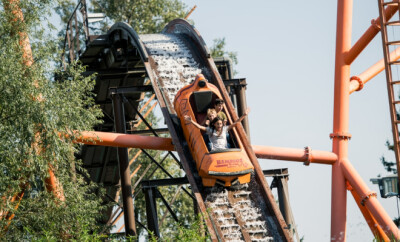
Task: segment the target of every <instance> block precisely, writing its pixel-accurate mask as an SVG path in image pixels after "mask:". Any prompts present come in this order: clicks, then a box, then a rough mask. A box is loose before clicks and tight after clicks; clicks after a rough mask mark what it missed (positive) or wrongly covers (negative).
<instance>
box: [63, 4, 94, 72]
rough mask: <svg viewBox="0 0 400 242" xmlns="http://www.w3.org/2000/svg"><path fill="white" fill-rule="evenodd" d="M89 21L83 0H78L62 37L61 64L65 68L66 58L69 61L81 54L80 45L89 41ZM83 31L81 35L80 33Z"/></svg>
mask: <svg viewBox="0 0 400 242" xmlns="http://www.w3.org/2000/svg"><path fill="white" fill-rule="evenodd" d="M88 25H89V21H88V14H87V5H86V1H85V0H80V1H79V2H78V4H77V5H76V7H75V9H74V11H73V12H72V15H71V17H70V18H69V20H68V23H67V29H66V31H65V32H66V33H65V38H64V46H63V52H62V56H61V60H62V65H63V68H64V70H65V69H66V65H67V64H66V59H67V60H68V63H71V62H72V61H74V60H75V59H77V58H78V56H79V55H80V54H81V45H82V44H83V43H82V42H84V44H87V43H88V42H89V27H88ZM82 33H83V35H82Z"/></svg>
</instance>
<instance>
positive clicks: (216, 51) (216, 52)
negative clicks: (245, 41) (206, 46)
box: [210, 38, 238, 65]
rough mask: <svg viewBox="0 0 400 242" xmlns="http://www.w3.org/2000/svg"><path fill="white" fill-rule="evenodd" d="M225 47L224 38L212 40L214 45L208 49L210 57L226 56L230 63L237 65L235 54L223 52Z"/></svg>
mask: <svg viewBox="0 0 400 242" xmlns="http://www.w3.org/2000/svg"><path fill="white" fill-rule="evenodd" d="M225 46H226V43H225V38H218V39H214V45H213V46H212V47H211V48H210V52H211V56H212V57H214V58H215V57H223V56H228V57H229V58H231V59H232V62H233V63H234V64H236V65H237V64H238V59H237V52H234V51H227V50H225Z"/></svg>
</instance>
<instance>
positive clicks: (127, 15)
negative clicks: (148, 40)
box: [92, 0, 187, 34]
mask: <svg viewBox="0 0 400 242" xmlns="http://www.w3.org/2000/svg"><path fill="white" fill-rule="evenodd" d="M92 4H93V9H92V11H93V12H101V13H105V14H106V16H107V18H108V20H109V22H111V23H112V24H113V23H116V22H121V21H122V22H126V23H128V24H129V25H131V26H132V28H133V29H134V30H135V31H136V32H137V33H138V34H149V33H159V32H160V31H161V30H162V29H163V28H164V26H165V25H166V24H167V23H168V22H170V21H171V20H174V19H176V18H184V17H185V14H186V12H187V11H186V5H185V4H184V3H183V2H181V1H179V0H153V1H148V0H136V1H131V0H120V1H112V0H99V1H93V2H92ZM109 27H110V26H108V25H107V22H105V23H103V25H102V27H101V28H102V29H103V30H106V29H108V28H109Z"/></svg>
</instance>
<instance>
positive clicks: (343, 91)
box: [330, 0, 353, 241]
mask: <svg viewBox="0 0 400 242" xmlns="http://www.w3.org/2000/svg"><path fill="white" fill-rule="evenodd" d="M352 8H353V1H352V0H338V10H337V23H336V52H335V89H334V90H335V91H334V107H333V108H334V110H333V133H332V134H330V137H331V138H332V139H333V141H332V151H333V152H334V153H335V154H337V156H338V162H336V163H334V164H333V165H332V197H331V203H332V206H331V240H335V241H345V240H346V196H347V194H346V182H345V177H344V174H343V172H342V169H341V165H342V161H343V160H346V159H347V153H348V140H349V138H350V135H349V134H348V128H349V78H350V65H349V64H346V62H345V54H346V53H347V52H348V51H349V50H350V48H351V20H352Z"/></svg>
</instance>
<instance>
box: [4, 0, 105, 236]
mask: <svg viewBox="0 0 400 242" xmlns="http://www.w3.org/2000/svg"><path fill="white" fill-rule="evenodd" d="M8 2H9V1H7V0H3V1H2V2H0V36H1V38H0V87H1V90H2V92H1V95H0V169H1V170H0V196H1V197H2V199H1V203H0V217H1V220H0V228H1V229H2V231H1V232H0V233H2V234H3V235H5V239H6V240H37V239H39V238H43V237H46V238H58V239H59V238H65V239H79V238H81V237H82V235H83V234H87V232H88V230H89V228H90V230H96V228H97V225H96V219H97V218H98V217H99V216H100V215H101V213H99V211H101V210H102V206H101V204H100V202H101V201H100V199H99V198H98V197H97V196H94V195H93V193H92V192H90V191H94V190H98V189H99V188H97V187H96V186H95V185H94V184H86V182H85V181H84V179H83V178H82V177H81V176H80V175H79V173H76V172H75V167H74V166H73V165H74V164H75V163H76V164H75V165H76V168H77V169H78V170H81V171H82V172H84V171H83V169H82V168H80V162H79V161H77V162H74V159H75V158H74V152H76V151H77V150H78V148H79V146H78V145H76V144H74V143H73V142H72V141H73V139H74V138H75V136H76V135H79V133H75V132H72V131H78V132H79V131H80V130H90V129H92V127H93V126H94V125H96V124H97V123H98V122H99V121H98V118H99V117H101V111H100V109H99V108H98V107H97V106H95V105H94V101H93V94H92V93H91V90H92V88H93V86H94V79H93V77H83V76H82V75H81V72H82V71H84V68H83V67H81V66H79V65H77V64H72V65H70V66H69V68H68V70H67V71H66V72H64V73H63V75H58V76H62V77H63V78H61V79H60V80H57V81H56V80H55V79H54V78H53V77H54V76H55V75H54V74H55V73H56V72H59V70H57V69H56V68H55V67H54V63H55V62H56V61H57V59H58V58H59V56H60V55H59V54H60V53H59V51H58V49H57V46H56V43H57V40H55V39H53V38H52V37H51V35H49V31H47V30H48V29H49V28H53V26H52V25H51V24H50V23H48V24H46V22H47V19H46V18H45V17H44V16H50V13H51V9H52V7H54V4H56V2H55V1H50V0H46V1H43V0H40V1H39V0H29V1H27V0H21V1H20V2H19V7H20V8H21V9H22V12H23V14H24V21H19V20H17V21H11V20H12V19H15V16H13V15H11V11H9V9H8V8H7V4H8ZM14 2H17V3H18V1H14ZM11 7H13V6H11ZM20 33H27V34H28V36H29V38H30V41H31V46H32V54H33V60H34V61H33V64H32V65H31V66H29V65H26V64H24V63H25V62H26V57H25V56H24V53H23V51H22V48H21V42H20V36H21V34H20ZM66 134H69V136H65V135H66ZM50 165H51V167H52V170H53V171H54V173H55V174H56V177H57V179H58V181H59V184H62V186H61V187H62V188H61V189H62V190H63V193H64V196H65V201H60V200H58V199H56V198H55V197H54V196H53V195H52V194H51V193H48V192H47V191H46V189H44V187H45V183H44V181H45V179H46V178H48V176H49V173H48V171H49V168H50ZM21 191H24V198H23V199H22V201H21V203H20V204H19V209H18V210H15V209H14V208H15V207H16V205H17V204H18V199H17V200H16V201H13V199H11V198H12V197H13V196H15V195H16V194H17V193H19V192H21ZM99 191H100V190H99ZM12 214H15V217H14V218H13V219H12V220H11V223H10V224H9V222H8V220H7V219H5V218H4V216H6V215H8V217H11V215H12ZM8 225H9V227H7V226H8ZM6 227H7V228H8V230H7V231H6V230H5V229H4V228H6Z"/></svg>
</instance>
